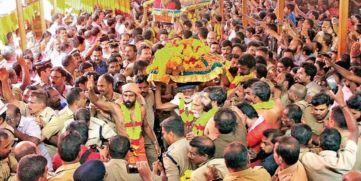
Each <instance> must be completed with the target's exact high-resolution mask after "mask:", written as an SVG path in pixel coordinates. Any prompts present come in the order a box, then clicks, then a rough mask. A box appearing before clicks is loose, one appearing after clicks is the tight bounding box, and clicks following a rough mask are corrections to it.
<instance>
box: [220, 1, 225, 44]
mask: <svg viewBox="0 0 361 181" xmlns="http://www.w3.org/2000/svg"><path fill="white" fill-rule="evenodd" d="M219 6H220V7H219V9H220V11H221V12H220V13H221V16H222V21H221V38H220V41H223V31H224V0H220V1H219Z"/></svg>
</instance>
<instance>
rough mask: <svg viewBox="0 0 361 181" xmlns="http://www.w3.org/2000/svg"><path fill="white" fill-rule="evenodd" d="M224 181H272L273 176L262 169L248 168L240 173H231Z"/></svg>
mask: <svg viewBox="0 0 361 181" xmlns="http://www.w3.org/2000/svg"><path fill="white" fill-rule="evenodd" d="M223 180H224V181H258V180H262V181H270V180H271V175H270V174H269V173H268V172H267V170H266V169H264V168H262V167H255V168H248V169H246V170H242V171H239V172H233V173H229V174H228V175H227V176H226V178H224V179H223Z"/></svg>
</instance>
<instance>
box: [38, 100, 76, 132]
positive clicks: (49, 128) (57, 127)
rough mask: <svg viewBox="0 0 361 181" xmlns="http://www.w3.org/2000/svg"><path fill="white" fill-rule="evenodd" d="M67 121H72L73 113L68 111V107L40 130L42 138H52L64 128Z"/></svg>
mask: <svg viewBox="0 0 361 181" xmlns="http://www.w3.org/2000/svg"><path fill="white" fill-rule="evenodd" d="M69 119H73V111H72V110H70V109H69V107H65V108H64V109H63V110H61V111H60V112H59V114H58V115H57V116H54V117H53V118H52V119H51V120H50V121H49V123H48V124H46V126H45V127H44V128H43V130H42V134H43V136H44V137H45V138H46V139H49V138H50V137H52V136H54V135H55V134H57V133H58V132H59V131H61V130H62V129H63V128H64V123H65V122H66V121H67V120H69Z"/></svg>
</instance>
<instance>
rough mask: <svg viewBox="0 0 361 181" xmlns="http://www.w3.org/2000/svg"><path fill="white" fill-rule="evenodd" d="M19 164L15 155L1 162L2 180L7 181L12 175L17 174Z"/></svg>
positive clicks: (0, 178) (0, 177)
mask: <svg viewBox="0 0 361 181" xmlns="http://www.w3.org/2000/svg"><path fill="white" fill-rule="evenodd" d="M17 165H18V162H17V161H16V159H15V157H14V155H13V154H10V155H9V156H8V157H7V158H5V159H3V160H0V180H7V179H8V178H9V177H10V174H11V173H16V167H17Z"/></svg>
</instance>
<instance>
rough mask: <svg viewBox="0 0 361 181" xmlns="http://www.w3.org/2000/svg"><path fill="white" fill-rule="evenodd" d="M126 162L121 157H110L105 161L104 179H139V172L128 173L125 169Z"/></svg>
mask: <svg viewBox="0 0 361 181" xmlns="http://www.w3.org/2000/svg"><path fill="white" fill-rule="evenodd" d="M127 164H128V162H127V161H126V160H123V159H111V160H110V161H109V162H107V163H105V170H106V173H107V174H106V175H105V178H104V181H115V180H117V181H138V180H139V181H141V180H142V178H141V177H140V176H139V174H129V173H128V171H127Z"/></svg>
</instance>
